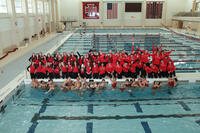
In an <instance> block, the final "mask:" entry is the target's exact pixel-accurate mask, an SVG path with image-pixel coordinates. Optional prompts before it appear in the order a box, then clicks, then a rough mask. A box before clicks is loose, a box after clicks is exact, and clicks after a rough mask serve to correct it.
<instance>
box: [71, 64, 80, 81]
mask: <svg viewBox="0 0 200 133" xmlns="http://www.w3.org/2000/svg"><path fill="white" fill-rule="evenodd" d="M78 72H79V68H78V65H77V63H76V61H75V62H74V66H73V70H72V78H73V79H76V78H77V77H78Z"/></svg>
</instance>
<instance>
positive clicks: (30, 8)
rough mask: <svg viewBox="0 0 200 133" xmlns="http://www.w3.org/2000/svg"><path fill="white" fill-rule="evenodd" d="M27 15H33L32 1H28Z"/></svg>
mask: <svg viewBox="0 0 200 133" xmlns="http://www.w3.org/2000/svg"><path fill="white" fill-rule="evenodd" d="M28 13H33V3H32V0H28Z"/></svg>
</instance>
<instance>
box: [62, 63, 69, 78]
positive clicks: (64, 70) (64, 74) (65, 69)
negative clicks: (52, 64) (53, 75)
mask: <svg viewBox="0 0 200 133" xmlns="http://www.w3.org/2000/svg"><path fill="white" fill-rule="evenodd" d="M61 70H62V78H63V79H65V78H68V71H67V66H66V64H65V63H64V62H63V63H62V65H61Z"/></svg>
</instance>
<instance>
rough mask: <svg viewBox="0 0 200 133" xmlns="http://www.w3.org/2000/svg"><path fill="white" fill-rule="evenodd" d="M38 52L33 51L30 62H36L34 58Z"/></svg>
mask: <svg viewBox="0 0 200 133" xmlns="http://www.w3.org/2000/svg"><path fill="white" fill-rule="evenodd" d="M36 58H37V57H36V54H35V53H32V56H31V57H30V58H29V59H28V60H29V61H30V62H35V61H34V60H35V59H36Z"/></svg>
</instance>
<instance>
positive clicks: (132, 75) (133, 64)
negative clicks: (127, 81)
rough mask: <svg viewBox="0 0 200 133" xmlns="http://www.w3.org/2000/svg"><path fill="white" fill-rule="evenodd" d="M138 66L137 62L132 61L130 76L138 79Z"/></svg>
mask: <svg viewBox="0 0 200 133" xmlns="http://www.w3.org/2000/svg"><path fill="white" fill-rule="evenodd" d="M136 66H137V64H136V63H134V62H133V61H132V62H131V66H130V77H131V78H134V79H136V78H137V76H138V75H137V73H136Z"/></svg>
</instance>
